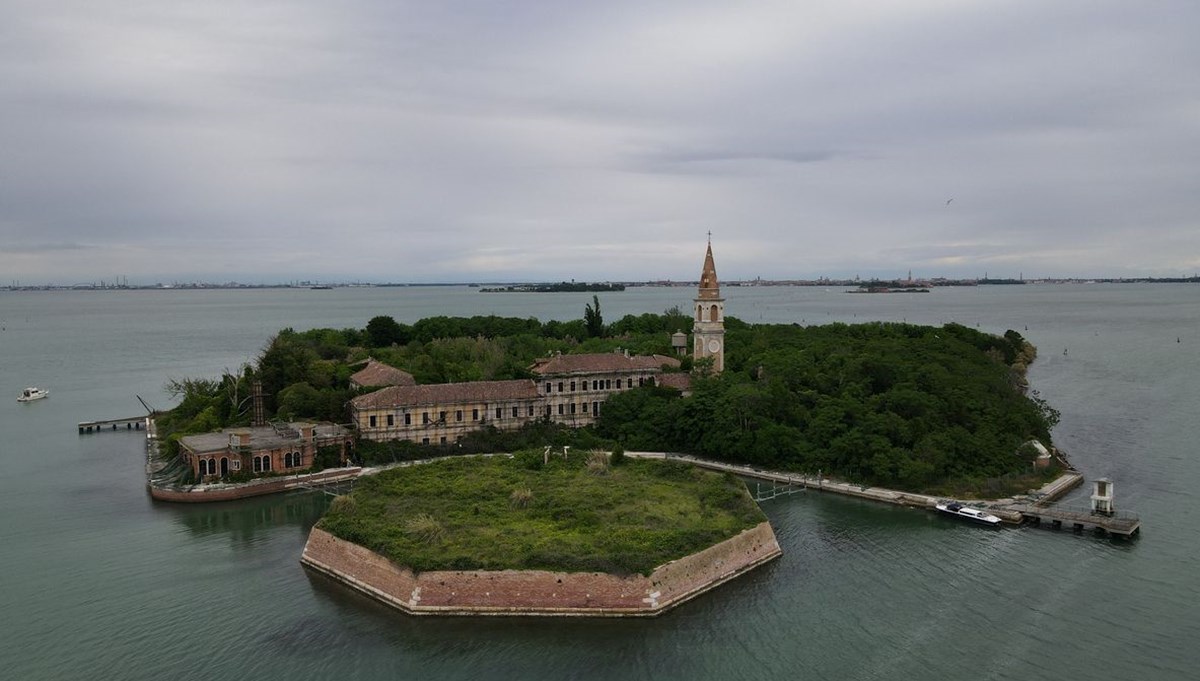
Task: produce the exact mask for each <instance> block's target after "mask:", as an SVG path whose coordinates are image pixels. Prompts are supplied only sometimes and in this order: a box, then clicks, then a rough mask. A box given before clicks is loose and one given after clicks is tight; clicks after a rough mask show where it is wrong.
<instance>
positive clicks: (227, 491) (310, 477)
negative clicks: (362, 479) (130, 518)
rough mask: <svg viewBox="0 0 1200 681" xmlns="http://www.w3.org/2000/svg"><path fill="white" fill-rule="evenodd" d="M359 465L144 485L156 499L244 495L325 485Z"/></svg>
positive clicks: (346, 476)
mask: <svg viewBox="0 0 1200 681" xmlns="http://www.w3.org/2000/svg"><path fill="white" fill-rule="evenodd" d="M361 473H362V469H361V468H359V467H357V466H355V467H346V468H329V469H326V470H323V471H320V472H317V473H300V474H298V475H283V476H279V477H271V478H257V479H255V480H250V481H247V482H225V483H213V484H202V485H174V484H161V483H156V482H154V481H153V480H150V481H148V482H147V483H146V487H147V488H148V489H149V490H150V496H151V497H152V498H154V499H158V500H159V501H177V502H185V503H186V502H192V503H200V502H210V501H232V500H234V499H246V498H248V497H257V496H262V495H264V494H275V493H277V492H290V491H292V490H296V489H308V488H310V487H312V486H314V485H327V484H331V483H335V482H341V481H343V480H351V479H354V478H357V477H358V476H359V475H360V474H361Z"/></svg>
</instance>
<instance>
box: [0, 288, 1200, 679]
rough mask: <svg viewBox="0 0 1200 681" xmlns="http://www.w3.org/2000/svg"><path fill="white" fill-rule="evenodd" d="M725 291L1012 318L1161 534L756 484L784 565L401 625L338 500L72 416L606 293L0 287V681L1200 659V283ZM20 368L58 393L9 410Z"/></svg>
mask: <svg viewBox="0 0 1200 681" xmlns="http://www.w3.org/2000/svg"><path fill="white" fill-rule="evenodd" d="M725 293H726V296H727V298H728V302H727V310H728V312H729V314H731V315H733V316H736V317H740V318H742V319H744V320H746V321H750V322H759V321H763V322H788V323H791V322H796V323H805V324H820V323H826V322H830V321H845V322H865V321H872V320H894V321H902V320H906V321H909V322H914V323H930V324H941V323H945V322H949V321H955V322H959V323H962V324H966V325H968V326H972V327H974V326H978V327H979V328H981V329H983V330H986V331H993V332H1003V331H1004V330H1005V329H1008V328H1014V329H1017V330H1018V331H1021V332H1022V333H1023V334H1024V335H1025V336H1026V337H1027V338H1029V339H1030V340H1031V341H1032V342H1033V343H1034V344H1035V345H1037V346H1038V347H1039V349H1040V351H1041V357H1040V358H1039V359H1038V361H1037V362H1036V363H1035V365H1034V366H1033V368H1032V370H1031V372H1030V379H1031V382H1032V387H1033V388H1034V389H1035V390H1038V391H1039V392H1040V393H1041V395H1042V396H1043V397H1045V398H1046V399H1048V400H1049V401H1050V402H1051V403H1052V404H1053V405H1054V406H1056V407H1057V408H1058V409H1059V410H1060V411H1061V412H1062V421H1061V423H1060V424H1059V426H1058V428H1057V429H1056V431H1055V438H1056V443H1057V444H1058V445H1059V446H1060V447H1062V448H1064V449H1065V450H1066V451H1067V452H1068V454H1069V456H1070V457H1071V459H1072V461H1073V462H1074V463H1075V465H1076V466H1077V467H1078V468H1080V469H1081V470H1082V471H1083V473H1084V474H1085V475H1086V476H1087V477H1088V479H1089V480H1090V479H1094V478H1096V477H1101V476H1107V477H1109V478H1111V479H1112V480H1113V481H1114V482H1115V485H1116V495H1117V496H1116V503H1117V505H1118V507H1119V508H1122V509H1126V510H1132V511H1136V512H1137V513H1139V514H1140V515H1141V517H1142V521H1143V530H1142V532H1143V535H1142V536H1141V537H1140V538H1138V539H1136V540H1134V541H1109V540H1105V539H1101V538H1096V537H1094V536H1091V535H1086V534H1085V535H1074V534H1072V533H1070V532H1053V531H1050V530H1042V529H1032V528H1022V529H1006V530H1001V531H986V530H982V529H980V528H976V527H970V526H967V525H964V524H959V523H955V522H953V521H950V520H947V519H943V518H939V517H935V516H933V515H932V514H929V513H926V512H923V511H917V510H911V509H901V508H893V507H890V506H884V505H878V504H872V503H868V502H860V501H854V500H847V499H843V498H838V497H835V496H830V495H822V494H820V493H816V492H808V493H804V494H797V495H793V496H791V497H786V498H780V499H776V500H772V501H769V502H766V503H765V504H764V510H765V511H766V513H767V515H768V516H769V517H770V519H771V522H772V524H773V525H774V526H775V528H776V532H777V534H778V536H779V540H780V543H781V545H782V546H783V549H784V556H783V557H782V558H781V559H779V560H778V561H775V562H774V563H773V564H771V565H769V566H767V567H765V568H762V569H759V570H757V571H756V572H754V573H753V574H750V575H748V576H746V577H743V578H741V579H739V580H737V581H735V582H733V583H730V584H728V585H725V586H723V587H721V588H719V589H717V590H715V591H713V592H710V593H708V594H706V595H703V596H701V597H700V598H698V599H696V600H694V601H692V602H690V603H688V604H685V605H684V606H682V607H680V608H678V609H676V610H674V611H673V612H670V613H669V614H667V615H665V616H663V617H661V618H657V619H653V620H629V621H621V620H596V619H578V620H567V621H564V620H538V619H505V618H498V619H487V618H463V619H440V618H432V619H430V618H412V617H408V616H405V615H403V614H400V613H398V612H394V611H392V610H389V609H387V608H384V607H382V606H379V605H377V604H375V603H373V602H371V601H369V600H367V599H365V598H362V597H359V596H357V595H355V594H352V593H350V592H348V591H347V590H345V589H343V588H341V587H339V586H337V585H335V584H331V583H329V582H328V581H326V580H325V579H323V578H320V577H317V576H313V575H310V574H308V573H307V572H305V571H304V570H303V569H302V568H301V566H300V564H299V557H300V552H301V549H302V548H303V545H304V541H305V538H306V535H307V532H308V529H309V528H310V527H311V525H312V524H313V523H314V522H315V521H316V520H317V519H318V518H319V517H320V515H321V513H322V511H323V510H324V507H325V504H326V503H327V502H326V500H325V497H324V495H321V494H313V493H293V494H288V495H284V496H277V497H268V498H262V499H254V500H246V501H242V502H234V503H225V504H215V505H197V506H182V505H170V504H162V503H155V502H152V501H151V500H150V499H149V497H148V496H147V494H146V492H145V489H144V477H143V462H144V442H143V436H142V434H140V433H136V432H134V433H126V432H119V433H100V434H92V435H78V434H77V433H76V429H75V424H76V423H77V422H79V421H85V420H92V419H100V418H113V417H124V416H133V415H136V414H139V413H141V411H142V409H141V406H140V405H139V404H138V402H137V399H136V398H135V395H140V396H142V397H143V398H145V399H146V400H147V401H148V402H150V403H151V404H152V405H154V406H157V407H166V406H168V405H169V404H170V400H169V398H168V397H167V396H166V394H165V393H164V392H163V384H164V383H165V382H166V380H167V379H168V378H171V377H184V376H216V375H218V374H219V373H220V372H221V371H222V370H223V369H225V368H230V369H233V368H236V367H237V366H239V365H240V364H242V363H244V362H249V361H252V360H253V358H254V356H255V355H256V353H257V352H258V351H259V349H260V348H262V346H263V345H264V344H265V343H266V341H267V340H268V338H269V337H270V335H271V334H272V333H274V332H275V331H277V330H278V329H280V328H283V327H289V326H290V327H293V328H296V329H307V328H313V327H325V326H327V327H336V328H340V327H360V328H361V327H362V326H364V325H365V324H366V322H367V320H368V319H370V318H371V317H373V316H375V315H378V314H387V315H392V316H394V317H395V318H396V319H397V320H399V321H404V322H412V321H415V320H417V319H419V318H421V317H425V316H429V315H434V314H451V315H471V314H488V313H495V314H501V315H515V316H522V317H538V318H541V319H552V318H553V319H570V318H575V317H579V316H581V315H582V313H583V308H584V305H585V303H586V302H588V301H590V300H591V296H590V295H585V294H481V293H478V292H475V291H474V290H472V289H469V288H466V287H413V288H346V289H334V290H328V291H325V290H301V289H296V290H288V289H284V290H217V291H189V290H163V291H72V292H9V291H0V434H2V437H3V439H2V440H0V579H2V582H0V584H2V586H0V614H2V616H0V676H3V678H7V679H20V680H22V681H33V680H37V679H173V680H174V681H184V680H189V679H241V678H258V679H289V680H300V679H330V678H340V679H396V678H421V679H464V678H478V679H555V678H579V679H621V680H630V679H780V678H805V679H896V678H913V679H965V678H970V679H1021V680H1022V681H1025V680H1027V679H1049V678H1053V679H1081V680H1083V679H1194V678H1198V677H1200V646H1197V645H1196V642H1197V641H1198V640H1200V512H1198V511H1197V504H1196V494H1195V492H1196V490H1197V489H1200V466H1198V464H1197V458H1196V443H1197V442H1198V441H1200V418H1198V412H1197V408H1198V407H1200V399H1198V390H1197V386H1200V287H1196V286H1194V285H1190V286H1189V285H1167V284H1162V285H1107V284H1106V285H1063V286H1049V285H1047V286H1040V285H1030V286H995V287H979V288H956V289H935V290H934V291H933V292H932V293H929V294H921V295H857V296H855V295H845V294H844V293H842V291H841V290H840V289H828V290H827V289H822V288H727V289H726V290H725ZM692 295H693V290H692V289H686V288H637V289H630V290H627V291H625V292H623V293H614V294H608V295H602V296H601V304H602V311H603V313H604V315H605V318H606V319H609V320H610V321H611V320H613V319H616V318H617V317H619V316H621V315H623V314H626V313H641V312H661V311H662V310H664V309H666V308H668V307H670V306H672V305H679V306H681V307H682V308H683V309H688V306H689V304H690V301H691V296H692ZM1026 327H1028V330H1025V329H1026ZM1176 339H1178V340H1179V342H1176ZM1064 350H1065V351H1066V352H1065V353H1064ZM25 385H39V386H42V387H46V388H49V389H50V398H49V399H47V400H43V401H40V402H36V403H32V404H18V403H17V402H16V401H15V397H16V396H17V394H18V393H19V391H20V389H21V388H22V387H24V386H25ZM1088 493H1089V490H1088V489H1087V488H1081V489H1079V490H1077V491H1076V492H1074V493H1073V494H1072V496H1071V497H1070V498H1069V499H1068V500H1067V501H1068V503H1080V504H1082V503H1086V497H1087V494H1088Z"/></svg>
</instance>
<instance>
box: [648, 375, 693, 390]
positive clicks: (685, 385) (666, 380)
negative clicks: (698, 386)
mask: <svg viewBox="0 0 1200 681" xmlns="http://www.w3.org/2000/svg"><path fill="white" fill-rule="evenodd" d="M654 380H655V382H656V383H658V385H661V386H663V387H664V388H675V389H676V390H678V391H680V392H688V391H689V390H691V389H692V375H691V374H660V375H659V376H658V377H656V378H655V379H654Z"/></svg>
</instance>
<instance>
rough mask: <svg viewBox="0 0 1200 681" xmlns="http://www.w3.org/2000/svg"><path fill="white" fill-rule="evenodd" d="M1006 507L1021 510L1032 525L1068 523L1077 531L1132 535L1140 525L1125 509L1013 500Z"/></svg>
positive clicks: (1138, 529)
mask: <svg viewBox="0 0 1200 681" xmlns="http://www.w3.org/2000/svg"><path fill="white" fill-rule="evenodd" d="M1008 508H1009V510H1013V511H1016V512H1018V513H1020V514H1021V516H1022V517H1023V518H1024V519H1025V521H1026V522H1028V523H1030V524H1031V525H1037V526H1043V525H1045V526H1049V527H1051V528H1053V529H1061V528H1064V527H1069V528H1071V529H1072V530H1074V531H1076V532H1082V531H1083V530H1095V531H1101V532H1105V533H1108V534H1111V535H1114V536H1117V537H1132V536H1134V535H1136V534H1137V533H1138V532H1139V531H1140V530H1141V528H1142V521H1141V519H1140V518H1138V516H1137V515H1136V514H1134V513H1129V512H1128V511H1117V512H1115V513H1112V514H1108V513H1095V512H1093V511H1092V510H1091V509H1088V508H1073V507H1067V506H1034V505H1030V504H1012V505H1010V506H1008Z"/></svg>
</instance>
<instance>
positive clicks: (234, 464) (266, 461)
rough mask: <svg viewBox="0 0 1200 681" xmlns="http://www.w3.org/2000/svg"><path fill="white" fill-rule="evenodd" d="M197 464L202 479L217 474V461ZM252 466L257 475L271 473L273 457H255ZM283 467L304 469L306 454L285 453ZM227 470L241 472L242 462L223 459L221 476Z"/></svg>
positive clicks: (206, 460)
mask: <svg viewBox="0 0 1200 681" xmlns="http://www.w3.org/2000/svg"><path fill="white" fill-rule="evenodd" d="M197 463H198V464H199V465H198V466H197V468H198V469H199V470H200V477H204V476H206V475H216V474H217V460H216V459H199V460H198V462H197ZM251 465H252V466H253V467H254V472H255V473H266V472H269V471H270V470H271V456H270V455H269V454H263V455H262V456H256V457H254V459H253V461H252V462H251ZM283 467H284V468H303V467H304V454H303V453H302V452H286V453H284V455H283ZM227 468H228V470H235V471H237V470H241V468H242V462H241V461H239V460H237V459H233V460H232V461H230V460H229V458H228V457H221V474H222V475H224V474H225V473H226V472H227V470H226V469H227Z"/></svg>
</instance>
